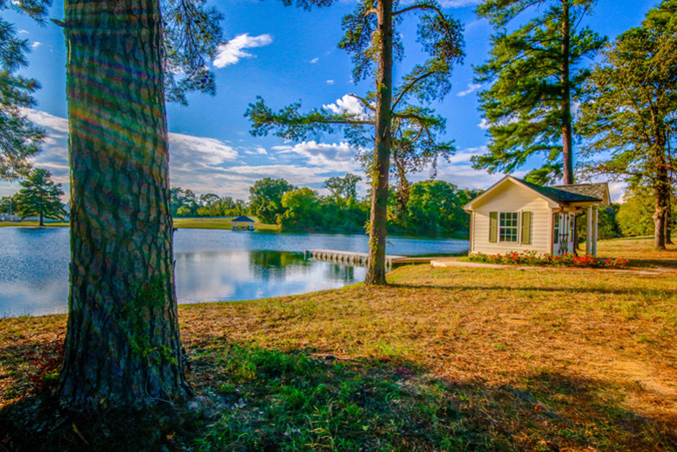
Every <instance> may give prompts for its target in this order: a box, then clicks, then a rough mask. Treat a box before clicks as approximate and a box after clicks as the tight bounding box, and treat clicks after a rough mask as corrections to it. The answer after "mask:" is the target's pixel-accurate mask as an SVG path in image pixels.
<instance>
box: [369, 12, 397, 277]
mask: <svg viewBox="0 0 677 452" xmlns="http://www.w3.org/2000/svg"><path fill="white" fill-rule="evenodd" d="M377 10H378V32H379V35H380V38H381V46H380V48H379V53H378V58H379V65H378V78H377V80H376V90H377V98H376V141H375V143H374V146H375V154H376V155H375V156H374V157H375V161H374V166H373V168H372V169H371V177H372V182H371V183H372V195H371V216H370V222H369V263H368V267H367V277H366V279H365V283H366V284H380V285H385V284H386V235H387V231H386V221H387V214H388V176H389V173H390V150H391V141H392V131H391V124H392V92H393V84H392V80H393V2H392V0H382V1H379V2H378V7H377Z"/></svg>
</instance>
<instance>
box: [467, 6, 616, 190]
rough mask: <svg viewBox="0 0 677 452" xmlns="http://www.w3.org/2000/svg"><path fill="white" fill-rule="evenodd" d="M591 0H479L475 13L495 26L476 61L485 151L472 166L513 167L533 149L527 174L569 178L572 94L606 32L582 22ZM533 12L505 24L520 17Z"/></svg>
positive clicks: (539, 177)
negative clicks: (485, 53) (484, 56)
mask: <svg viewBox="0 0 677 452" xmlns="http://www.w3.org/2000/svg"><path fill="white" fill-rule="evenodd" d="M594 3H595V0H485V1H484V3H482V4H481V5H480V6H479V7H478V8H477V14H478V15H479V16H481V17H485V18H488V19H489V20H490V21H491V23H492V25H493V26H494V28H495V34H494V35H493V36H492V38H491V41H492V50H491V58H490V59H489V61H487V62H486V64H484V65H482V66H479V67H477V68H476V82H478V83H491V87H490V88H488V89H487V90H484V91H482V92H481V93H480V109H481V111H482V114H483V116H484V118H485V119H486V121H487V123H488V127H489V136H490V138H491V141H490V143H489V152H488V153H486V154H484V155H481V156H477V157H475V158H474V159H473V164H474V166H475V168H486V169H488V170H489V171H490V172H494V171H505V172H508V173H510V172H512V171H514V170H516V169H518V168H519V167H521V166H522V165H524V164H525V163H527V160H528V159H529V158H530V157H532V156H536V155H540V156H542V157H543V161H542V165H541V167H540V168H537V169H536V170H535V171H534V172H533V173H532V174H531V175H530V177H529V178H530V179H532V180H533V181H534V182H539V183H544V182H549V181H552V180H553V179H557V178H559V177H563V179H564V183H565V184H573V183H574V168H573V160H574V156H573V154H574V151H573V134H574V125H573V115H572V99H573V98H574V97H575V96H577V95H578V93H579V91H580V88H581V86H582V84H583V82H584V81H585V80H586V78H587V77H588V75H589V71H588V70H587V69H585V67H584V64H583V63H584V61H585V60H586V58H591V57H593V56H594V55H595V54H596V52H597V51H598V50H599V49H600V48H601V47H602V46H603V45H604V43H605V39H604V38H601V37H600V36H599V35H597V34H596V33H595V32H593V31H592V30H590V29H589V28H587V27H581V22H582V20H583V19H584V18H585V16H586V15H588V14H590V12H591V8H592V7H593V5H594ZM526 15H536V17H534V18H533V19H531V20H529V21H528V22H526V23H521V24H519V25H518V26H516V27H514V29H513V30H511V31H509V30H508V26H509V24H511V23H513V22H518V21H519V19H520V18H521V16H526Z"/></svg>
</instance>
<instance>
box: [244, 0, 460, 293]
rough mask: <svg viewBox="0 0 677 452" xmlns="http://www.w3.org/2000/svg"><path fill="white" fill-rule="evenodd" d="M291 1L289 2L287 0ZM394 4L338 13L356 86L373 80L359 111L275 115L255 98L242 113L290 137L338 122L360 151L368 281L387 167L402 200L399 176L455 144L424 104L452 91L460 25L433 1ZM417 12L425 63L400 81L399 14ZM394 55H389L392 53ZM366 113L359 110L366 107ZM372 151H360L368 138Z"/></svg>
mask: <svg viewBox="0 0 677 452" xmlns="http://www.w3.org/2000/svg"><path fill="white" fill-rule="evenodd" d="M288 1H291V0H288ZM328 3H330V2H329V1H326V2H322V1H317V2H313V1H312V0H306V1H304V2H301V6H305V7H309V5H313V4H317V5H320V4H328ZM394 7H399V3H398V2H392V1H388V2H383V1H380V2H375V1H374V0H360V1H359V2H358V3H357V6H356V8H355V10H354V12H353V13H352V14H348V15H347V16H345V17H344V18H343V29H344V31H345V35H344V37H343V39H342V40H341V41H340V43H339V47H340V48H342V49H344V50H346V51H348V53H350V54H351V55H352V59H353V63H354V66H353V79H354V81H355V83H357V82H359V81H361V80H364V79H367V78H370V77H373V82H374V83H373V89H372V91H371V92H368V93H367V94H366V96H364V97H359V96H356V95H352V96H353V97H355V98H356V99H357V100H358V101H359V102H360V104H361V107H362V108H361V111H359V112H354V111H353V112H347V111H338V109H336V110H332V111H328V110H327V109H323V110H318V109H315V110H311V111H310V112H309V113H307V114H303V113H300V112H299V110H300V106H301V104H300V103H295V104H291V105H290V106H288V107H286V108H283V109H282V110H280V111H278V112H275V111H273V110H272V109H270V108H269V107H268V106H266V105H265V102H264V101H263V99H261V98H260V97H259V98H257V102H256V103H255V104H250V105H249V108H248V109H247V112H246V113H245V116H247V117H249V119H250V120H251V121H252V134H253V135H266V134H268V133H269V132H271V131H274V133H275V134H276V135H278V136H280V137H285V138H288V139H291V140H301V139H304V138H305V137H306V136H307V135H309V134H312V133H314V134H320V133H326V132H333V131H334V130H335V129H338V127H339V126H340V127H341V129H343V131H344V133H345V136H346V138H347V139H348V141H349V142H350V143H351V144H352V145H353V146H355V147H357V148H358V149H361V152H362V155H361V160H362V162H363V163H364V164H365V166H366V168H367V173H368V175H369V177H370V182H371V185H372V188H373V190H372V197H373V202H372V205H373V206H376V207H377V208H376V209H374V210H373V212H372V216H371V221H370V224H369V235H370V239H369V249H370V254H371V255H373V256H376V257H377V258H375V259H371V260H370V263H369V266H368V267H369V268H368V270H367V277H366V281H367V283H368V284H385V283H386V281H385V252H384V250H385V246H386V242H385V240H386V221H387V218H386V215H387V212H386V209H385V207H386V204H387V201H388V199H387V198H388V184H389V180H388V179H389V174H388V171H389V165H390V161H391V160H393V161H394V163H395V165H393V166H392V168H393V169H392V170H393V171H394V172H395V173H396V174H397V177H398V179H399V180H400V188H401V190H400V191H401V193H402V196H401V199H402V204H406V199H407V196H408V194H407V192H408V182H407V180H406V173H407V172H409V171H416V170H420V168H421V167H424V166H428V165H432V167H433V170H434V168H435V167H436V162H437V159H438V158H448V157H449V156H450V155H451V154H452V153H453V152H454V147H453V145H452V143H451V142H440V140H439V139H438V137H439V136H440V135H441V134H444V132H445V127H446V120H445V119H444V118H442V117H441V116H439V115H435V114H434V111H433V110H432V109H430V108H428V106H429V105H430V103H431V102H432V101H439V100H441V99H442V98H443V97H444V96H445V95H446V94H448V92H449V91H450V89H451V82H450V79H451V71H452V67H453V65H454V64H457V63H460V62H461V61H462V59H463V56H464V54H463V36H462V26H461V24H460V22H458V21H456V20H454V19H453V18H452V17H451V16H449V15H448V14H445V13H443V12H442V10H441V9H440V7H439V4H438V3H437V2H436V1H435V0H427V1H419V2H414V4H413V5H410V6H407V7H404V8H402V9H400V10H394V9H393V8H394ZM410 13H412V14H417V15H418V16H419V18H420V22H419V26H418V32H417V35H418V42H420V43H421V44H422V47H423V52H424V54H427V60H425V61H424V62H423V63H422V64H417V65H415V66H414V67H413V68H412V69H411V71H410V72H409V73H408V74H406V75H404V77H402V79H401V83H400V84H399V86H398V85H397V83H394V82H393V80H392V78H393V65H394V60H398V61H399V60H401V59H402V58H403V55H404V49H403V46H402V42H401V39H400V33H401V31H400V30H399V27H400V25H401V24H402V22H403V19H402V18H401V17H400V16H401V15H406V14H410ZM393 55H394V58H393ZM365 110H366V111H365ZM370 142H371V143H374V146H373V148H372V150H367V146H369V143H370Z"/></svg>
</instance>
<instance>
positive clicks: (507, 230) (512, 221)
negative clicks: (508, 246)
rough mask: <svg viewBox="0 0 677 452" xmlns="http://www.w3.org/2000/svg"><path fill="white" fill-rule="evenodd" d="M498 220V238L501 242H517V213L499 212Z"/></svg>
mask: <svg viewBox="0 0 677 452" xmlns="http://www.w3.org/2000/svg"><path fill="white" fill-rule="evenodd" d="M499 221H500V226H499V233H498V236H499V240H500V241H501V242H515V243H517V237H518V235H517V234H518V223H519V213H518V212H501V213H500V216H499Z"/></svg>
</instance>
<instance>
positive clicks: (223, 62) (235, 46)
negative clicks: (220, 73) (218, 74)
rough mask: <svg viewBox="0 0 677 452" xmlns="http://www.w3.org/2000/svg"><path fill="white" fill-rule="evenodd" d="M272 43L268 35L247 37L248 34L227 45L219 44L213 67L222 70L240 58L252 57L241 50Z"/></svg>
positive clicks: (234, 39) (237, 37)
mask: <svg viewBox="0 0 677 452" xmlns="http://www.w3.org/2000/svg"><path fill="white" fill-rule="evenodd" d="M272 42H273V37H272V36H270V35H268V34H264V35H260V36H249V34H247V33H245V34H242V35H238V36H236V37H234V38H233V39H231V40H230V41H228V42H227V43H225V44H221V45H220V46H219V47H218V49H217V52H218V54H217V55H216V59H215V60H214V66H216V67H217V68H222V67H226V66H229V65H231V64H235V63H237V62H238V61H240V60H241V59H242V58H252V57H254V55H252V54H251V53H247V52H245V51H244V50H243V49H250V48H254V47H262V46H267V45H268V44H270V43H272Z"/></svg>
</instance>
